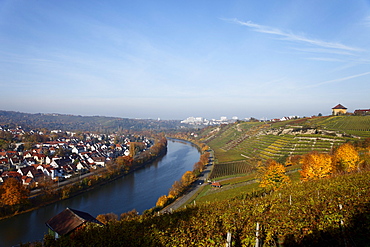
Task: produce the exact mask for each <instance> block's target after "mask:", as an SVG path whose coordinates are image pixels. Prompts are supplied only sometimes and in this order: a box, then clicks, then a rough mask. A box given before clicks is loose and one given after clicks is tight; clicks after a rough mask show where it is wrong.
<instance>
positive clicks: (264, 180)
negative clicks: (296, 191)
mask: <svg viewBox="0 0 370 247" xmlns="http://www.w3.org/2000/svg"><path fill="white" fill-rule="evenodd" d="M259 170H260V173H261V181H260V185H259V186H260V187H263V188H268V189H272V190H277V189H279V188H281V187H282V186H284V185H287V184H290V183H291V181H290V178H289V177H288V176H287V175H285V172H286V170H285V167H284V166H283V165H282V164H280V163H278V162H276V161H275V160H268V161H267V162H266V164H265V166H264V167H263V166H261V165H260V166H259Z"/></svg>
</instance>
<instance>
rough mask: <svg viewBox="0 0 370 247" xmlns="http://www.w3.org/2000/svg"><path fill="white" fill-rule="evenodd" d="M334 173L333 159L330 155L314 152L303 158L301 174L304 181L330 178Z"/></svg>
mask: <svg viewBox="0 0 370 247" xmlns="http://www.w3.org/2000/svg"><path fill="white" fill-rule="evenodd" d="M333 171H334V167H333V159H332V156H331V155H330V154H326V153H318V152H316V151H314V152H310V153H308V154H305V155H304V156H303V158H302V170H301V171H300V174H301V179H302V180H303V181H307V180H315V179H320V178H324V177H328V176H329V175H330V174H331V173H332V172H333Z"/></svg>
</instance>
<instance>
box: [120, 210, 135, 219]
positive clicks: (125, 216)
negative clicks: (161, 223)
mask: <svg viewBox="0 0 370 247" xmlns="http://www.w3.org/2000/svg"><path fill="white" fill-rule="evenodd" d="M138 215H139V212H138V211H136V209H133V210H131V211H129V212H126V213H122V214H121V218H120V220H133V219H135V218H136V217H137V216H138Z"/></svg>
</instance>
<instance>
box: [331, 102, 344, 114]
mask: <svg viewBox="0 0 370 247" xmlns="http://www.w3.org/2000/svg"><path fill="white" fill-rule="evenodd" d="M331 109H332V110H333V111H332V113H333V116H338V115H344V114H346V113H347V108H346V107H344V106H342V105H341V104H338V105H336V106H334V107H333V108H331Z"/></svg>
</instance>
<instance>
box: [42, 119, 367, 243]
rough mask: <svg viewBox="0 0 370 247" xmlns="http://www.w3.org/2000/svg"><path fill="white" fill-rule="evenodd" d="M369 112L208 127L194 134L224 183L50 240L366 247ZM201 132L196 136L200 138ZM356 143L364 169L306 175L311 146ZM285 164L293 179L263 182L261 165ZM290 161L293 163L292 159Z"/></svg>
mask: <svg viewBox="0 0 370 247" xmlns="http://www.w3.org/2000/svg"><path fill="white" fill-rule="evenodd" d="M369 121H370V118H369V116H361V117H360V116H340V117H331V116H329V117H317V118H305V119H296V120H290V121H285V122H277V123H261V122H236V123H234V124H228V125H221V126H216V127H208V128H205V129H202V130H199V132H198V133H197V134H196V135H195V134H194V133H193V134H192V135H190V136H191V137H189V138H196V141H197V142H199V141H201V142H203V143H206V144H207V145H208V146H209V147H210V148H211V149H212V150H214V157H215V165H214V167H213V171H212V172H211V174H210V176H211V178H212V180H216V181H221V184H222V185H223V187H222V188H212V187H211V186H210V185H204V186H203V187H202V190H200V191H199V192H198V193H197V194H196V196H195V197H194V198H192V199H191V200H189V201H188V204H187V205H185V206H184V207H183V208H182V209H179V210H177V211H175V212H173V213H171V214H151V213H147V214H144V215H136V214H130V213H128V214H123V215H122V216H121V220H118V221H117V220H112V221H110V222H108V226H105V227H93V226H89V227H86V228H83V229H81V230H80V231H77V232H75V233H74V234H72V235H71V236H67V237H62V238H60V239H59V240H57V241H55V240H53V239H50V238H48V237H47V238H46V242H45V246H91V245H97V246H100V245H104V246H121V245H124V246H225V244H226V239H227V236H228V233H230V234H231V244H232V246H255V243H256V241H257V240H256V227H257V224H258V225H259V232H258V236H259V238H258V241H259V243H260V245H259V246H367V245H368V243H369V242H370V235H369V234H368V233H369V231H370V183H369V181H370V171H369V167H370V166H369V164H370V157H369V148H370V145H369V141H368V140H369V139H366V138H367V137H369V127H370V126H369V124H368V123H369ZM195 136H196V137H195ZM348 141H350V142H352V143H354V144H355V146H356V147H357V150H359V155H360V159H361V161H360V163H361V166H358V169H356V170H355V171H352V172H351V173H348V172H336V173H335V172H333V173H332V174H331V175H330V176H329V177H327V178H325V179H318V180H310V181H308V182H302V181H301V180H300V173H299V172H298V170H299V169H300V168H301V164H300V162H296V163H294V164H289V163H287V162H286V161H287V159H288V157H295V156H297V157H300V155H303V154H307V153H309V152H311V151H319V152H331V151H332V149H333V148H335V147H338V146H340V145H341V144H343V143H346V142H348ZM269 159H275V160H278V161H279V162H281V163H282V164H285V166H286V170H287V172H286V174H287V175H288V176H289V178H290V180H291V183H289V184H288V185H286V186H285V187H283V188H282V189H279V190H277V191H272V190H269V189H263V188H260V187H259V183H258V181H257V180H255V179H256V172H255V171H256V165H257V164H260V163H265V162H266V161H267V160H269ZM287 164H288V165H287Z"/></svg>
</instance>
